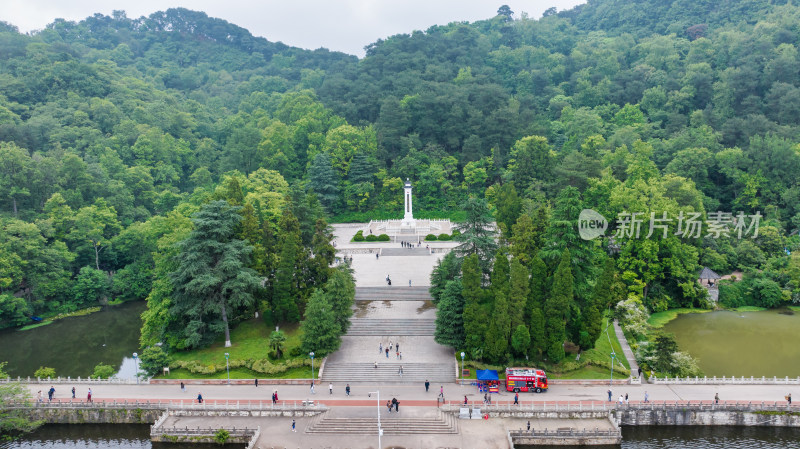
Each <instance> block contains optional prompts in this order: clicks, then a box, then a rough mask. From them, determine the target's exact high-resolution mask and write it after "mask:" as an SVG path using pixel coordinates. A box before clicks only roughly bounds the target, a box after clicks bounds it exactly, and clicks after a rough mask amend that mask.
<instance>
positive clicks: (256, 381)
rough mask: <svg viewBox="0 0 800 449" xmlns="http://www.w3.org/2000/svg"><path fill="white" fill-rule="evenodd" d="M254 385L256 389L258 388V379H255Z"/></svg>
mask: <svg viewBox="0 0 800 449" xmlns="http://www.w3.org/2000/svg"><path fill="white" fill-rule="evenodd" d="M255 383H256V388H258V378H256V380H255Z"/></svg>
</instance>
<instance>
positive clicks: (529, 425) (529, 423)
mask: <svg viewBox="0 0 800 449" xmlns="http://www.w3.org/2000/svg"><path fill="white" fill-rule="evenodd" d="M528 430H531V422H530V420H529V421H528Z"/></svg>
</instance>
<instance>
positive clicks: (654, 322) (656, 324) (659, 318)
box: [647, 308, 711, 329]
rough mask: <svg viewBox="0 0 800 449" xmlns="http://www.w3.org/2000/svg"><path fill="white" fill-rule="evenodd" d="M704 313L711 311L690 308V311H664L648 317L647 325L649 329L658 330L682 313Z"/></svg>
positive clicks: (682, 309)
mask: <svg viewBox="0 0 800 449" xmlns="http://www.w3.org/2000/svg"><path fill="white" fill-rule="evenodd" d="M706 312H711V311H710V310H708V309H694V308H692V309H686V308H681V309H670V310H665V311H663V312H656V313H654V314H652V315H650V319H648V320H647V324H649V325H650V327H652V328H655V329H660V328H662V327H664V325H665V324H667V323H669V322H670V321H672V320H674V319H675V318H677V317H678V315H680V314H682V313H706Z"/></svg>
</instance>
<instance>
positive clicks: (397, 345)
mask: <svg viewBox="0 0 800 449" xmlns="http://www.w3.org/2000/svg"><path fill="white" fill-rule="evenodd" d="M394 347H395V350H396V351H397V352H400V343H397V344H396V345H395V346H394Z"/></svg>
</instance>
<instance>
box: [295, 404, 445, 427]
mask: <svg viewBox="0 0 800 449" xmlns="http://www.w3.org/2000/svg"><path fill="white" fill-rule="evenodd" d="M381 408H382V409H381V415H382V417H381V428H382V429H383V434H384V435H413V434H449V435H453V434H457V433H458V420H457V419H456V418H455V416H454V415H452V414H450V413H442V414H440V415H439V416H438V417H437V418H414V417H408V418H405V417H401V416H402V415H403V401H400V413H399V414H397V415H395V416H391V415H390V416H389V417H386V418H384V417H383V414H384V413H386V408H385V407H384V405H383V404H381ZM326 415H327V413H324V414H321V415H317V416H315V417H314V418H313V419H312V421H311V423H309V425H308V427H306V430H305V433H334V434H360V435H377V434H378V418H333V417H328V416H326Z"/></svg>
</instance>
